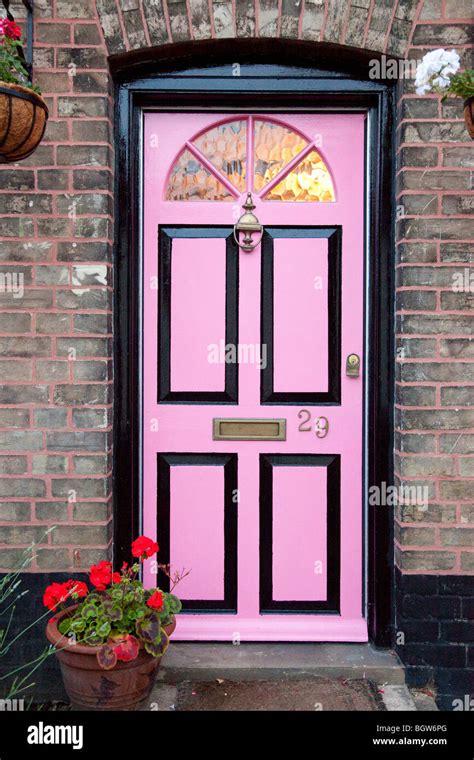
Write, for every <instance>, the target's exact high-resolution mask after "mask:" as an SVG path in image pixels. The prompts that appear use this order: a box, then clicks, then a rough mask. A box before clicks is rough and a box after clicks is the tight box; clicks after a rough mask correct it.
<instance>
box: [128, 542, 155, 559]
mask: <svg viewBox="0 0 474 760" xmlns="http://www.w3.org/2000/svg"><path fill="white" fill-rule="evenodd" d="M159 549H160V547H159V546H158V544H157V543H156V541H153V540H152V539H151V538H147V537H146V536H140V537H139V538H136V539H135V541H134V542H133V544H132V554H133V556H134V557H139V558H140V559H141V560H143V559H145V558H147V559H148V557H152V556H153V555H154V554H155V553H156V552H157V551H159Z"/></svg>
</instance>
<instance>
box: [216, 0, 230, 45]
mask: <svg viewBox="0 0 474 760" xmlns="http://www.w3.org/2000/svg"><path fill="white" fill-rule="evenodd" d="M212 11H213V21H214V32H215V35H216V37H218V38H219V37H233V36H234V19H233V11H232V3H231V2H229V0H226V2H223V0H217V2H213V3H212Z"/></svg>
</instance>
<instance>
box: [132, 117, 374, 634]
mask: <svg viewBox="0 0 474 760" xmlns="http://www.w3.org/2000/svg"><path fill="white" fill-rule="evenodd" d="M364 131H365V123H364V116H363V115H362V114H355V113H354V114H337V115H335V114H300V113H298V114H278V116H276V115H274V114H272V115H262V114H252V115H248V114H243V115H236V114H233V115H229V114H227V115H225V114H221V115H220V114H216V113H209V112H206V113H194V114H190V113H147V114H146V115H145V125H144V168H143V181H144V244H143V251H144V261H143V293H144V297H143V333H144V338H143V374H142V376H143V428H142V429H143V531H144V533H145V534H146V535H149V536H156V537H157V538H158V541H159V543H160V547H161V551H160V561H161V562H163V563H167V562H170V564H171V569H172V571H173V570H174V571H176V570H178V571H181V570H182V569H186V570H189V571H190V572H189V575H188V576H187V577H186V578H185V579H184V580H183V581H182V583H181V584H180V585H179V587H178V588H177V589H176V592H177V593H178V594H179V596H180V598H181V599H182V600H183V603H184V611H183V613H182V614H181V615H180V617H179V621H178V626H177V629H176V634H175V638H179V639H190V640H192V639H202V640H228V641H252V640H253V641H265V640H268V641H278V640H281V641H366V640H367V626H366V622H365V618H364V614H363V507H362V504H363V500H362V473H363V458H362V438H363V380H362V366H363V348H364V346H363V332H364V331H363V325H364V315H363V303H364V299H363V291H364V287H363V278H364V231H363V216H364ZM249 192H250V193H251V195H252V199H253V203H254V205H255V209H254V213H255V215H256V216H257V217H258V220H259V222H260V224H261V225H262V226H263V235H262V240H261V243H260V244H258V245H256V247H255V248H254V250H253V251H251V252H244V251H243V250H242V248H241V247H240V248H239V247H238V246H237V244H236V242H235V239H234V235H233V225H234V224H235V222H236V221H237V219H238V218H239V216H240V215H241V214H242V213H243V211H242V205H243V204H244V202H245V200H246V197H247V193H249ZM242 240H243V234H242V233H240V239H239V242H240V243H242ZM253 242H258V235H257V234H255V235H254V237H253ZM353 354H354V355H355V357H352V358H351V359H349V361H348V357H350V356H351V355H353ZM358 358H360V368H361V369H360V373H358V364H357V360H358ZM153 570H154V566H153V564H152V563H151V562H149V563H147V565H146V568H145V579H146V582H147V583H148V585H157V583H158V584H159V585H161V586H162V587H166V579H165V578H164V577H163V575H162V574H161V573H160V574H159V575H158V579H157V578H156V576H155V575H154V574H153Z"/></svg>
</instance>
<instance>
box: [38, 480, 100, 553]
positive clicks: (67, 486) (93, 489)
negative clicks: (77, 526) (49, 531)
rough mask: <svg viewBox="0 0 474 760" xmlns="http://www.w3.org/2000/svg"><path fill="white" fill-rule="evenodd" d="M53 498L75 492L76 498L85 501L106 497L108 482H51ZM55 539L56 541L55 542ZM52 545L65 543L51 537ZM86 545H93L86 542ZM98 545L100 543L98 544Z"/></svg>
mask: <svg viewBox="0 0 474 760" xmlns="http://www.w3.org/2000/svg"><path fill="white" fill-rule="evenodd" d="M51 490H52V493H53V496H69V494H70V493H71V491H73V492H75V494H76V496H77V498H79V499H84V498H85V499H87V498H94V497H98V498H101V497H104V496H107V493H108V491H109V490H110V489H109V484H108V481H107V480H105V479H104V478H90V477H89V478H60V479H53V480H52V482H51ZM55 538H56V540H55ZM53 543H65V542H64V540H61V539H60V538H59V537H56V536H53ZM86 543H94V542H93V541H88V542H86ZM98 543H100V542H98Z"/></svg>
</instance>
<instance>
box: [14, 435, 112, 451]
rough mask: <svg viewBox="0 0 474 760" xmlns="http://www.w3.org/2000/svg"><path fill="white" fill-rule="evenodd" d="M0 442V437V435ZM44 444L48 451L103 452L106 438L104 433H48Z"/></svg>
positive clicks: (105, 447) (105, 446)
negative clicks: (82, 450)
mask: <svg viewBox="0 0 474 760" xmlns="http://www.w3.org/2000/svg"><path fill="white" fill-rule="evenodd" d="M0 440H1V435H0ZM46 444H47V447H48V450H49V451H78V450H81V449H84V450H86V451H105V450H106V449H107V437H106V434H105V433H96V432H92V433H81V432H74V433H70V432H65V433H48V434H47V436H46Z"/></svg>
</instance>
